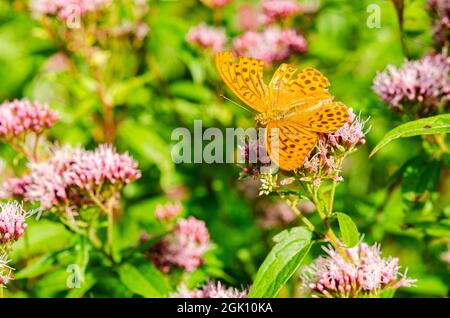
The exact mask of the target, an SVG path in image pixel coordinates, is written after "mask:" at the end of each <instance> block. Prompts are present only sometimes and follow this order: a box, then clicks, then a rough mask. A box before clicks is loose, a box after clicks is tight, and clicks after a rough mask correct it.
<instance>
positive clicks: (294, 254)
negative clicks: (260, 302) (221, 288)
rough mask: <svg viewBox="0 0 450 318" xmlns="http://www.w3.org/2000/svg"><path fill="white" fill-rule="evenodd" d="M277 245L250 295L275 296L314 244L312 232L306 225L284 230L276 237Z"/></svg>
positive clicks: (268, 256)
mask: <svg viewBox="0 0 450 318" xmlns="http://www.w3.org/2000/svg"><path fill="white" fill-rule="evenodd" d="M274 241H275V242H276V244H275V246H274V247H273V248H272V250H271V251H270V253H269V255H267V257H266V259H265V260H264V262H263V264H262V265H261V267H260V268H259V270H258V272H257V273H256V278H255V281H254V283H253V286H252V287H251V289H250V292H249V295H248V297H250V298H263V297H265V298H266V297H268V298H273V297H276V296H277V294H278V292H279V291H280V289H281V287H283V285H284V284H285V283H286V282H287V281H288V279H289V278H291V276H292V275H293V274H294V273H295V271H296V270H297V269H298V267H299V266H300V264H301V263H302V262H303V260H304V258H305V256H306V255H307V254H308V252H309V249H310V248H311V246H312V244H313V243H312V242H311V232H310V231H309V230H308V229H306V228H304V227H294V228H292V229H289V230H284V231H283V232H281V233H279V234H278V235H276V236H275V237H274Z"/></svg>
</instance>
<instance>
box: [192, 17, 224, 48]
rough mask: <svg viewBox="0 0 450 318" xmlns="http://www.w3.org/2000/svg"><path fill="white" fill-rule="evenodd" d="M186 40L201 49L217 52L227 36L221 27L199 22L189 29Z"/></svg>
mask: <svg viewBox="0 0 450 318" xmlns="http://www.w3.org/2000/svg"><path fill="white" fill-rule="evenodd" d="M186 41H188V42H189V43H191V44H195V45H198V46H199V47H201V48H203V49H209V50H212V51H213V52H219V51H221V50H222V49H223V47H224V46H225V43H226V41H227V37H226V34H225V31H224V30H223V29H221V28H216V27H213V26H208V25H207V24H205V23H200V24H199V25H197V26H194V27H192V28H191V29H190V30H189V32H188V34H187V36H186Z"/></svg>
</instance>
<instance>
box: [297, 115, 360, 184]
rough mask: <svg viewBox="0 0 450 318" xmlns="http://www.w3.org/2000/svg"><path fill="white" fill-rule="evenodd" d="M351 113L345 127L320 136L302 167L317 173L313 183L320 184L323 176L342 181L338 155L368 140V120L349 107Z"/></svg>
mask: <svg viewBox="0 0 450 318" xmlns="http://www.w3.org/2000/svg"><path fill="white" fill-rule="evenodd" d="M349 114H350V117H349V122H348V123H346V124H345V125H344V126H343V127H341V128H340V129H338V130H337V131H335V132H334V133H330V134H323V135H321V136H320V138H319V141H318V143H317V147H316V150H315V151H313V152H312V154H311V155H310V157H309V158H307V159H306V160H305V162H304V164H303V167H302V169H303V171H304V172H305V173H306V174H307V175H308V174H313V175H315V176H314V179H313V183H314V185H315V186H316V187H318V186H319V185H320V177H321V176H332V178H333V179H334V180H335V181H342V177H340V176H337V175H336V172H338V171H337V170H338V169H339V166H338V157H339V156H342V154H345V153H350V152H352V151H353V150H354V149H355V147H357V146H359V145H362V144H365V142H366V140H365V134H366V133H367V131H364V126H365V124H366V121H362V120H361V118H360V117H359V116H356V115H355V114H354V113H353V111H352V109H349ZM303 179H304V180H305V181H306V179H305V178H303Z"/></svg>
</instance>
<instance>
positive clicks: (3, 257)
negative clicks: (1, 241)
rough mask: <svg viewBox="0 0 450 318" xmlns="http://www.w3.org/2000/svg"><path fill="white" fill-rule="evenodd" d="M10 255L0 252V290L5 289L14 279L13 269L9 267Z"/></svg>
mask: <svg viewBox="0 0 450 318" xmlns="http://www.w3.org/2000/svg"><path fill="white" fill-rule="evenodd" d="M8 263H9V260H8V255H7V254H6V253H5V252H0V288H4V287H5V285H6V284H8V282H9V281H10V280H11V278H12V271H13V269H12V268H11V267H9V266H8Z"/></svg>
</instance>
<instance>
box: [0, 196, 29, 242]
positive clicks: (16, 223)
mask: <svg viewBox="0 0 450 318" xmlns="http://www.w3.org/2000/svg"><path fill="white" fill-rule="evenodd" d="M29 215H30V213H29V212H27V211H25V210H24V208H23V206H22V205H21V204H19V203H18V202H16V201H14V202H12V203H0V243H3V244H6V243H9V242H13V241H17V240H18V239H19V238H20V237H21V236H22V234H23V233H24V232H25V230H26V228H27V223H26V218H27V217H28V216H29Z"/></svg>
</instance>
